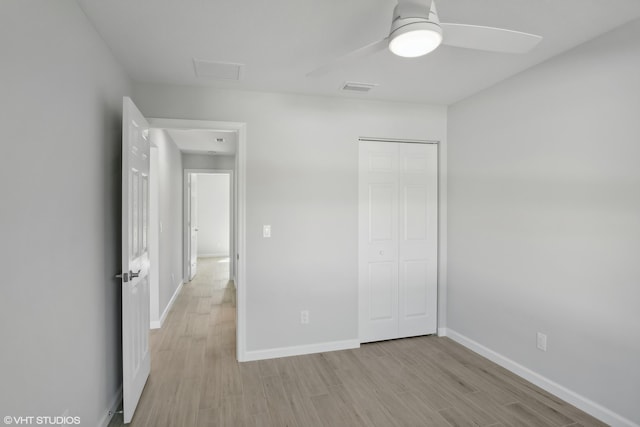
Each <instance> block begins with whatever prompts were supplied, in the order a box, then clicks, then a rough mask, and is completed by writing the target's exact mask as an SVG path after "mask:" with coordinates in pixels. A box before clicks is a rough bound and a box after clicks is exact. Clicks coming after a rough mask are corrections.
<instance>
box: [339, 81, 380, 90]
mask: <svg viewBox="0 0 640 427" xmlns="http://www.w3.org/2000/svg"><path fill="white" fill-rule="evenodd" d="M376 86H378V85H377V84H373V83H358V82H346V83H345V84H344V86H342V90H346V91H351V92H369V91H370V90H371V89H373V88H374V87H376Z"/></svg>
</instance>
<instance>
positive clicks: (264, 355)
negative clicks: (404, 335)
mask: <svg viewBox="0 0 640 427" xmlns="http://www.w3.org/2000/svg"><path fill="white" fill-rule="evenodd" d="M359 347H360V340H357V339H354V340H345V341H331V342H323V343H318V344H308V345H297V346H293V347H280V348H270V349H268V350H254V351H246V352H245V353H244V357H243V361H244V362H250V361H252V360H264V359H276V358H278V357H288V356H300V355H303V354H312V353H323V352H326V351H338V350H349V349H353V348H359Z"/></svg>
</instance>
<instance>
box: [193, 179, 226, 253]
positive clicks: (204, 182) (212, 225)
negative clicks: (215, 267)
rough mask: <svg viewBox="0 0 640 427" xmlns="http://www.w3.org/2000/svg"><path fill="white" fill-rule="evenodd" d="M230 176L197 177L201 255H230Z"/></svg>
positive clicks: (199, 248)
mask: <svg viewBox="0 0 640 427" xmlns="http://www.w3.org/2000/svg"><path fill="white" fill-rule="evenodd" d="M229 178H230V177H229V175H228V174H198V256H229V243H230V234H229V233H230V231H231V229H230V227H231V218H230V209H231V204H230V200H231V199H230V196H231V194H230V192H229V181H230V179H229Z"/></svg>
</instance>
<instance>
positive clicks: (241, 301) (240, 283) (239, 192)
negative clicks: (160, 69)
mask: <svg viewBox="0 0 640 427" xmlns="http://www.w3.org/2000/svg"><path fill="white" fill-rule="evenodd" d="M147 120H148V122H149V126H150V127H151V128H162V129H166V128H170V129H183V130H189V129H207V130H218V131H219V130H230V131H235V132H237V133H238V147H237V149H236V170H235V186H234V190H235V191H234V196H235V201H236V202H235V204H236V212H235V218H234V220H235V224H236V233H235V234H236V235H235V240H236V242H235V245H234V246H235V254H234V256H235V259H234V262H235V270H236V277H235V285H236V358H237V359H238V361H239V362H242V361H244V360H245V352H246V317H247V313H246V306H247V295H246V288H247V283H246V269H247V268H246V267H247V266H246V262H245V260H246V258H247V257H246V194H247V124H246V123H243V122H223V121H212V120H186V119H163V118H148V119H147ZM183 260H184V257H183Z"/></svg>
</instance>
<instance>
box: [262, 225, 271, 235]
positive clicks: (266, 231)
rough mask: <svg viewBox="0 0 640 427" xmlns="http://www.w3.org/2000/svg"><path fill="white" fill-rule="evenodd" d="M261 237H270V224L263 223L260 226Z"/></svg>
mask: <svg viewBox="0 0 640 427" xmlns="http://www.w3.org/2000/svg"><path fill="white" fill-rule="evenodd" d="M262 237H265V238H267V237H271V226H270V225H263V226H262Z"/></svg>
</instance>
